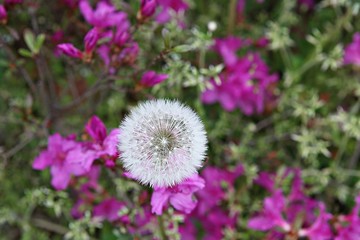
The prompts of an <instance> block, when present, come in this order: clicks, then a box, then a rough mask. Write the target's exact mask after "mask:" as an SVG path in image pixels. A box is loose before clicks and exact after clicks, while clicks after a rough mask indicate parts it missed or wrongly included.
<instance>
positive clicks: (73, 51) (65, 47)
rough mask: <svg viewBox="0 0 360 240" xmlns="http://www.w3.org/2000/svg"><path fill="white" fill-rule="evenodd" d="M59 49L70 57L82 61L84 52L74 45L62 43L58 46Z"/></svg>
mask: <svg viewBox="0 0 360 240" xmlns="http://www.w3.org/2000/svg"><path fill="white" fill-rule="evenodd" d="M57 49H58V50H59V51H60V52H61V53H63V54H65V55H68V56H69V57H72V58H79V59H82V57H83V54H82V52H81V51H80V50H79V49H77V48H76V47H75V46H74V45H73V44H72V43H61V44H58V45H57Z"/></svg>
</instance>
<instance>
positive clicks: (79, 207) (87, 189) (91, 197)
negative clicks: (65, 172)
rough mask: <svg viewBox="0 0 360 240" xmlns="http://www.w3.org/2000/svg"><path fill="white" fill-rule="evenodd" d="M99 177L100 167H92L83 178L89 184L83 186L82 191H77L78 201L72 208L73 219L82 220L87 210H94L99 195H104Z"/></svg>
mask: <svg viewBox="0 0 360 240" xmlns="http://www.w3.org/2000/svg"><path fill="white" fill-rule="evenodd" d="M99 175H100V167H98V166H92V167H91V169H90V171H89V172H88V173H86V174H85V175H84V176H83V177H86V178H87V182H85V183H84V184H82V185H81V186H80V189H79V190H77V191H76V192H77V195H78V196H77V197H78V200H77V201H76V203H75V204H74V206H73V207H72V208H71V216H72V217H73V218H75V219H78V218H82V217H83V216H84V212H85V211H86V210H87V209H92V206H93V202H94V201H95V199H96V197H97V195H99V194H101V193H102V192H101V191H102V188H101V186H100V185H99V184H98V178H99Z"/></svg>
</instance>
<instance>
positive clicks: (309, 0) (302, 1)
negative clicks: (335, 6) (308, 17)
mask: <svg viewBox="0 0 360 240" xmlns="http://www.w3.org/2000/svg"><path fill="white" fill-rule="evenodd" d="M298 4H299V5H300V6H301V7H305V8H306V10H310V9H313V8H314V7H315V1H314V0H298Z"/></svg>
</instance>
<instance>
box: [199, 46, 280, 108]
mask: <svg viewBox="0 0 360 240" xmlns="http://www.w3.org/2000/svg"><path fill="white" fill-rule="evenodd" d="M224 49H225V50H223V51H222V54H223V55H224V56H225V57H227V58H229V59H230V60H227V62H228V66H227V68H226V69H225V71H224V72H223V73H221V74H220V76H219V81H215V80H214V79H212V80H211V81H210V84H211V87H210V88H208V89H207V90H206V91H205V92H203V94H202V96H201V100H202V101H203V102H204V103H207V104H211V103H215V102H220V104H221V106H222V107H223V108H224V109H225V110H227V111H233V110H234V109H235V108H240V109H241V111H242V112H243V113H244V114H245V115H252V114H254V113H258V114H260V113H262V112H263V111H264V110H265V104H269V102H272V101H274V95H273V93H272V91H271V86H272V84H274V83H276V82H277V80H278V77H277V75H276V74H270V73H269V69H268V66H267V65H266V64H265V62H264V61H263V60H262V59H261V57H260V55H259V54H258V53H248V54H247V55H246V56H245V57H243V58H240V59H238V60H237V61H236V64H235V63H234V62H233V61H234V60H231V58H232V57H233V55H232V54H230V53H229V52H228V48H226V47H224ZM225 62H226V60H225Z"/></svg>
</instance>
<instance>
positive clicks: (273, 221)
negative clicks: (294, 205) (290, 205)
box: [248, 190, 291, 232]
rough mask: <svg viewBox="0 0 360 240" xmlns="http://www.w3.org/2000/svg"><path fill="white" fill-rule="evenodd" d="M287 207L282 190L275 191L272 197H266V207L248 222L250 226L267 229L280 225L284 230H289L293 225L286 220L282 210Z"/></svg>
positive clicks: (261, 229)
mask: <svg viewBox="0 0 360 240" xmlns="http://www.w3.org/2000/svg"><path fill="white" fill-rule="evenodd" d="M284 209H285V197H284V196H283V194H282V193H281V191H280V190H278V191H276V192H274V194H273V195H272V196H271V197H267V198H265V201H264V209H263V210H262V211H261V212H260V214H258V215H257V216H255V217H252V218H251V219H250V220H249V222H248V227H249V228H252V229H255V230H260V231H267V230H270V229H272V228H275V227H280V228H282V229H283V230H284V231H286V232H287V231H289V230H290V228H291V226H290V224H289V223H288V222H287V221H285V220H284V218H283V216H282V212H283V211H284Z"/></svg>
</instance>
